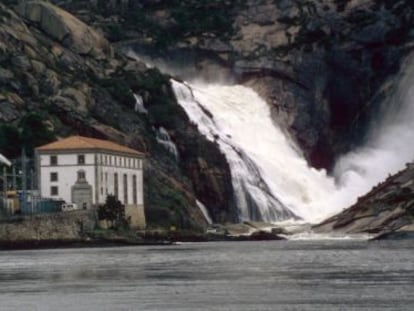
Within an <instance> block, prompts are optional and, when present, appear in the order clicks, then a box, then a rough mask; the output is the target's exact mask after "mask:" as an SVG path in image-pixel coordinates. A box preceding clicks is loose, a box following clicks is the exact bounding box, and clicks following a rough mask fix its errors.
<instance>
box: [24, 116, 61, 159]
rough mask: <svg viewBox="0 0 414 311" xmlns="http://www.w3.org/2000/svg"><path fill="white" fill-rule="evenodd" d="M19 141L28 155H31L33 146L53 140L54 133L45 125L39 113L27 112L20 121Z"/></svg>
mask: <svg viewBox="0 0 414 311" xmlns="http://www.w3.org/2000/svg"><path fill="white" fill-rule="evenodd" d="M20 128H21V134H20V137H21V141H22V143H23V145H24V146H25V148H26V152H27V154H28V155H29V156H32V155H33V150H34V148H35V147H38V146H41V145H44V144H47V143H50V142H51V141H54V140H55V135H54V133H53V132H52V131H51V130H50V129H49V128H48V127H47V126H46V124H45V123H44V119H43V118H42V116H41V115H39V114H36V113H29V114H27V115H26V116H24V117H23V119H22V120H21V121H20Z"/></svg>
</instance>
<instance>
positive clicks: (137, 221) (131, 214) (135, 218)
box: [125, 205, 146, 229]
mask: <svg viewBox="0 0 414 311" xmlns="http://www.w3.org/2000/svg"><path fill="white" fill-rule="evenodd" d="M125 218H126V219H127V220H128V223H129V225H130V226H131V228H140V229H145V225H146V224H145V213H144V205H126V206H125Z"/></svg>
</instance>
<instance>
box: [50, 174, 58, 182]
mask: <svg viewBox="0 0 414 311" xmlns="http://www.w3.org/2000/svg"><path fill="white" fill-rule="evenodd" d="M50 181H58V173H56V172H52V173H50Z"/></svg>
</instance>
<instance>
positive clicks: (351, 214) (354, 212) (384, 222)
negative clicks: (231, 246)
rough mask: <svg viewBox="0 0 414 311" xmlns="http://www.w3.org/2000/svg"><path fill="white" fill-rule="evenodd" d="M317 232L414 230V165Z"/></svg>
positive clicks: (393, 231)
mask: <svg viewBox="0 0 414 311" xmlns="http://www.w3.org/2000/svg"><path fill="white" fill-rule="evenodd" d="M313 230H314V231H315V232H318V233H321V232H325V233H326V232H340V233H345V234H349V233H370V234H373V235H376V236H385V235H388V234H394V235H396V234H398V233H400V234H401V233H410V234H413V233H414V164H408V165H407V167H406V169H404V170H402V171H401V172H399V173H397V174H395V175H393V176H390V177H388V179H387V180H386V181H384V182H383V183H381V184H379V185H377V186H376V187H374V188H373V189H372V190H371V191H370V192H369V193H368V194H366V195H365V196H363V197H361V198H359V199H358V202H357V203H356V204H355V205H353V206H352V207H350V208H349V209H347V210H345V211H343V212H342V213H340V214H338V215H336V216H334V217H332V218H330V219H327V220H326V221H324V222H322V223H321V224H319V225H317V226H315V227H314V228H313Z"/></svg>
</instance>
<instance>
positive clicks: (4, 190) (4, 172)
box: [2, 166, 7, 212]
mask: <svg viewBox="0 0 414 311" xmlns="http://www.w3.org/2000/svg"><path fill="white" fill-rule="evenodd" d="M2 203H3V204H2V205H3V206H2V208H3V211H4V212H5V211H7V167H6V166H3V202H2Z"/></svg>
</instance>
